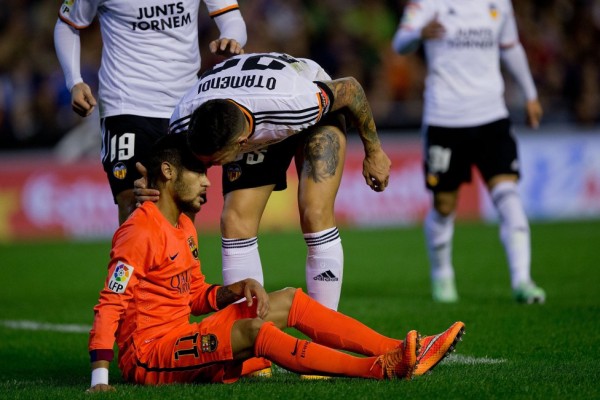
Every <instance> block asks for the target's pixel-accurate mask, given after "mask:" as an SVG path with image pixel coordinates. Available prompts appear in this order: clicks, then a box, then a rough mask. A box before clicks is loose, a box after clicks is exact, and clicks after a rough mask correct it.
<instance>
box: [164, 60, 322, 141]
mask: <svg viewBox="0 0 600 400" xmlns="http://www.w3.org/2000/svg"><path fill="white" fill-rule="evenodd" d="M329 79H330V77H329V75H327V74H326V73H325V72H324V71H323V69H322V68H321V67H320V66H318V64H316V63H315V62H314V61H311V60H305V59H295V58H293V57H291V56H289V55H286V54H281V53H257V54H244V55H241V56H236V57H232V58H230V59H228V60H226V61H224V62H223V63H221V64H218V65H216V66H215V67H214V68H212V69H211V70H209V71H207V72H206V73H204V74H203V75H202V77H201V78H200V80H199V81H198V82H197V83H196V85H194V87H193V88H192V89H191V90H190V91H188V93H186V95H185V96H184V97H183V98H182V100H181V101H180V102H179V104H178V105H177V107H176V108H175V112H174V113H173V116H172V117H171V123H170V132H171V133H179V132H184V131H186V130H187V126H188V125H189V120H190V118H191V114H192V113H193V112H194V110H195V109H196V108H198V107H199V106H200V105H201V104H203V103H204V102H206V101H208V100H211V99H230V100H233V101H234V102H235V103H237V104H238V105H239V106H240V107H241V108H242V109H243V110H244V111H245V113H246V115H247V116H248V117H249V120H250V123H251V124H252V134H251V135H250V137H249V138H248V144H247V147H246V149H247V151H255V150H258V149H261V148H264V147H266V146H268V145H270V144H273V143H276V142H279V141H281V140H284V139H285V138H287V137H289V136H291V135H294V134H296V133H298V132H300V131H302V130H304V129H306V128H308V127H310V126H312V125H314V124H316V123H317V122H318V121H319V120H320V119H321V118H322V116H323V115H325V114H326V113H327V112H328V111H329V108H330V106H331V103H332V101H333V99H332V94H331V92H330V91H329V90H328V89H327V88H326V87H325V85H319V84H318V82H315V81H317V80H329Z"/></svg>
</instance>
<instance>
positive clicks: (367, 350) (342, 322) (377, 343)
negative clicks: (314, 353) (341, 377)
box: [288, 289, 402, 356]
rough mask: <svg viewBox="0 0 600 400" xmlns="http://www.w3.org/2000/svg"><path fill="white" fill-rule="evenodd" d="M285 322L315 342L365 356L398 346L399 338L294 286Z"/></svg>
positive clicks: (381, 352) (379, 353)
mask: <svg viewBox="0 0 600 400" xmlns="http://www.w3.org/2000/svg"><path fill="white" fill-rule="evenodd" d="M288 326H290V327H293V328H296V329H298V330H299V331H300V332H302V333H304V334H305V335H307V336H308V337H310V338H311V339H312V340H313V341H314V342H315V343H319V344H322V345H324V346H327V347H331V348H334V349H339V350H348V351H352V352H354V353H358V354H363V355H366V356H378V355H381V354H385V353H387V352H388V351H390V350H392V349H394V348H396V347H398V345H400V343H402V341H401V340H398V339H392V338H389V337H387V336H383V335H381V334H379V333H378V332H375V331H374V330H373V329H371V328H369V327H368V326H366V325H364V324H363V323H361V322H359V321H357V320H355V319H354V318H351V317H348V316H347V315H344V314H341V313H339V312H337V311H333V310H331V309H329V308H327V307H325V306H323V305H321V304H320V303H318V302H317V301H315V300H313V299H311V298H310V297H308V296H307V295H306V294H305V293H304V292H302V290H301V289H298V290H296V295H295V296H294V301H293V302H292V307H291V308H290V315H289V317H288Z"/></svg>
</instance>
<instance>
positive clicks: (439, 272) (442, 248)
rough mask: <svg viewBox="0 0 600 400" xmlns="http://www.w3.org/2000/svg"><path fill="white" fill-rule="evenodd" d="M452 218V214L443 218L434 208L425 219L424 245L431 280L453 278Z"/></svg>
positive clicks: (453, 215)
mask: <svg viewBox="0 0 600 400" xmlns="http://www.w3.org/2000/svg"><path fill="white" fill-rule="evenodd" d="M454 218H455V214H454V213H452V214H450V215H448V216H447V217H444V216H443V215H441V214H440V213H438V212H437V210H436V209H435V208H431V209H430V210H429V212H428V213H427V216H426V217H425V223H424V230H425V244H426V246H427V254H428V255H429V263H430V266H431V278H432V279H442V278H454V268H453V267H452V238H453V236H454Z"/></svg>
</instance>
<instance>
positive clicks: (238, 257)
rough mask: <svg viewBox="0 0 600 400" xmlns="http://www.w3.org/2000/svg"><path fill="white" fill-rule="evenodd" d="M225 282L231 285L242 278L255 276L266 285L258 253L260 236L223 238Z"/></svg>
mask: <svg viewBox="0 0 600 400" xmlns="http://www.w3.org/2000/svg"><path fill="white" fill-rule="evenodd" d="M221 256H222V260H223V284H224V285H231V284H232V283H235V282H239V281H241V280H242V279H246V278H253V279H256V280H257V281H259V282H260V283H261V285H264V282H263V281H264V279H263V271H262V264H261V263H260V255H259V254H258V238H257V237H253V238H249V239H225V238H221Z"/></svg>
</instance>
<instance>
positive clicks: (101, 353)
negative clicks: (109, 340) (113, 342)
mask: <svg viewBox="0 0 600 400" xmlns="http://www.w3.org/2000/svg"><path fill="white" fill-rule="evenodd" d="M114 357H115V352H114V350H112V349H110V350H109V349H98V350H90V362H94V361H108V362H111V361H112V360H113V358H114Z"/></svg>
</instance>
